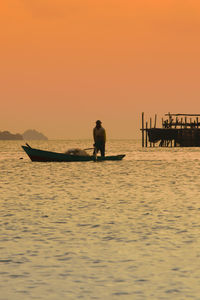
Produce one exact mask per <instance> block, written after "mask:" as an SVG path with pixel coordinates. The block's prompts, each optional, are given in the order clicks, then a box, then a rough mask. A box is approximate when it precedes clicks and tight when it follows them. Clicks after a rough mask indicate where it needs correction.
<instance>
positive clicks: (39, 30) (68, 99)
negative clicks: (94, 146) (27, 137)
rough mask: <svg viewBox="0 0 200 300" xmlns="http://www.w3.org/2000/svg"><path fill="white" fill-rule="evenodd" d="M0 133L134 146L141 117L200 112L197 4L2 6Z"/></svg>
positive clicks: (92, 0)
mask: <svg viewBox="0 0 200 300" xmlns="http://www.w3.org/2000/svg"><path fill="white" fill-rule="evenodd" d="M0 40H1V47H0V59H1V69H0V70H1V72H0V93H1V95H0V99H1V100H0V101H1V113H0V118H1V119H0V131H2V130H9V131H11V132H13V133H17V132H19V133H23V132H24V131H25V130H26V129H36V130H38V131H41V132H43V133H44V134H45V135H47V136H48V137H49V138H74V139H76V138H90V137H92V128H93V126H94V123H95V121H96V119H101V120H102V121H103V126H105V128H106V129H107V135H108V138H136V137H138V136H139V137H140V131H139V128H140V126H141V124H140V123H141V121H140V119H141V118H140V117H141V112H142V111H144V112H145V113H146V114H147V115H152V116H153V115H154V113H158V115H159V116H160V117H161V116H162V115H163V114H164V113H167V112H169V111H170V112H174V113H175V112H176V113H178V112H179V113H180V112H182V113H200V83H199V78H200V2H199V0H198V1H194V0H187V1H184V0H180V1H179V0H166V1H161V0H151V1H150V0H133V1H130V0H6V1H1V4H0Z"/></svg>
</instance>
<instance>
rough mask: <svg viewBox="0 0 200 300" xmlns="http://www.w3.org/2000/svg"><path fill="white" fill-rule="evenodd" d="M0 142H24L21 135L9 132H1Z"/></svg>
mask: <svg viewBox="0 0 200 300" xmlns="http://www.w3.org/2000/svg"><path fill="white" fill-rule="evenodd" d="M0 140H23V136H22V135H21V134H19V133H17V134H13V133H10V132H9V131H0Z"/></svg>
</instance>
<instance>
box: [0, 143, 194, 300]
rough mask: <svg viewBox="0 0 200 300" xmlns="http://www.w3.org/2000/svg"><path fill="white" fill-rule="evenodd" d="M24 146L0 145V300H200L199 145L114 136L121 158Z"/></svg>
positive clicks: (110, 147)
mask: <svg viewBox="0 0 200 300" xmlns="http://www.w3.org/2000/svg"><path fill="white" fill-rule="evenodd" d="M30 143H31V146H32V147H37V148H40V149H44V150H52V151H57V152H64V151H66V150H67V149H69V148H76V147H78V148H82V149H83V148H88V147H90V146H91V143H92V142H91V141H89V140H81V141H45V142H36V141H35V142H33V141H32V142H30ZM21 144H22V143H21V142H16V141H6V142H5V141H0V208H1V209H0V225H1V227H0V232H1V234H0V238H1V243H0V299H1V300H15V299H19V300H23V299H25V300H29V299H37V300H39V299H42V300H44V299H45V300H46V299H48V300H57V299H136V300H137V299H138V300H139V299H200V148H159V147H155V148H153V147H152V148H142V147H141V142H139V141H134V140H113V141H109V142H108V143H107V147H106V148H107V154H126V157H125V158H124V160H122V161H105V162H71V163H67V162H63V163H39V162H31V161H30V159H29V158H28V156H26V154H25V153H24V152H23V150H22V149H21ZM89 151H90V150H89Z"/></svg>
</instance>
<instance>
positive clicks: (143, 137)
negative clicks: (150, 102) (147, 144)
mask: <svg viewBox="0 0 200 300" xmlns="http://www.w3.org/2000/svg"><path fill="white" fill-rule="evenodd" d="M142 147H143V148H144V113H143V112H142Z"/></svg>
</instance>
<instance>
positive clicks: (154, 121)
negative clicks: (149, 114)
mask: <svg viewBox="0 0 200 300" xmlns="http://www.w3.org/2000/svg"><path fill="white" fill-rule="evenodd" d="M156 120H157V115H156V114H155V121H154V128H156Z"/></svg>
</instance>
